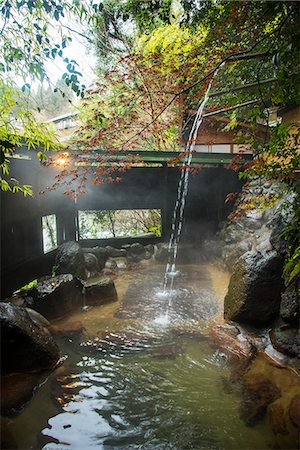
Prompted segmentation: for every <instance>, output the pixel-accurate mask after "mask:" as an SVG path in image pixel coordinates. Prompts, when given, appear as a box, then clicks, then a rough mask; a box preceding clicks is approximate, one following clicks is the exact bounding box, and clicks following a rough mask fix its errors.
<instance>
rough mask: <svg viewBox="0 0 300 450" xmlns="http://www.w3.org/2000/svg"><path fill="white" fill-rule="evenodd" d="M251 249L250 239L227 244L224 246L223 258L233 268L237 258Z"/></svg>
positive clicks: (229, 267)
mask: <svg viewBox="0 0 300 450" xmlns="http://www.w3.org/2000/svg"><path fill="white" fill-rule="evenodd" d="M250 249H251V242H250V240H244V241H241V242H238V243H235V244H230V245H225V246H224V247H223V252H222V259H223V260H224V261H225V264H226V266H227V267H228V269H229V270H231V269H232V267H233V265H234V264H235V263H236V262H237V260H238V259H239V258H240V257H241V256H242V255H244V253H246V252H248V251H249V250H250Z"/></svg>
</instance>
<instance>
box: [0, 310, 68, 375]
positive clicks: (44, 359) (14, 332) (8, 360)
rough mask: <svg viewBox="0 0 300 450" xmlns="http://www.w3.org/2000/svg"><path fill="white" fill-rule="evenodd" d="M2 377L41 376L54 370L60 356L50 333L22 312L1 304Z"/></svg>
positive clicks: (26, 313)
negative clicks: (46, 371)
mask: <svg viewBox="0 0 300 450" xmlns="http://www.w3.org/2000/svg"><path fill="white" fill-rule="evenodd" d="M0 321H1V350H2V351H1V357H2V359H1V373H4V374H10V373H13V372H33V371H36V372H41V371H43V370H49V369H52V368H53V367H55V366H56V364H57V363H58V361H59V358H60V353H59V348H58V346H57V344H56V343H55V342H54V340H53V338H52V336H51V334H50V333H49V331H48V330H47V329H46V328H44V327H42V326H41V325H39V324H37V323H36V322H33V321H32V320H31V318H30V316H29V314H28V312H27V310H26V309H25V308H22V307H18V306H13V305H11V304H9V303H0Z"/></svg>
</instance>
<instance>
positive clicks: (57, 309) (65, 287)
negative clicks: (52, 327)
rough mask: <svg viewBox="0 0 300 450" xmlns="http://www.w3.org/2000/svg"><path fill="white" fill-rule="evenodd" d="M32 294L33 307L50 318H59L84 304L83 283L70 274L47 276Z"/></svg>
mask: <svg viewBox="0 0 300 450" xmlns="http://www.w3.org/2000/svg"><path fill="white" fill-rule="evenodd" d="M30 295H31V296H32V298H33V302H32V305H31V306H32V308H33V309H35V310H36V311H38V312H39V313H40V314H42V315H43V316H45V317H46V318H47V319H49V320H52V319H57V318H59V317H63V316H65V315H67V314H70V313H71V312H73V311H75V310H76V309H78V308H80V307H81V306H82V283H81V282H80V281H79V280H77V279H76V278H73V276H72V275H70V274H65V275H57V276H56V277H45V278H41V279H40V281H39V282H38V284H37V285H36V286H35V287H34V288H33V289H32V290H31V291H30Z"/></svg>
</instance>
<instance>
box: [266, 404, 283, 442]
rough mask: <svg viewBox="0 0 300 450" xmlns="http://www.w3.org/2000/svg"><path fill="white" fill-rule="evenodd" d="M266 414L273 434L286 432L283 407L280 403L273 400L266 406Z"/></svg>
mask: <svg viewBox="0 0 300 450" xmlns="http://www.w3.org/2000/svg"><path fill="white" fill-rule="evenodd" d="M268 416H269V420H270V425H271V428H272V430H273V433H274V434H287V433H288V430H287V424H286V420H285V414H284V409H283V406H282V405H281V404H280V403H278V402H274V403H271V405H269V406H268Z"/></svg>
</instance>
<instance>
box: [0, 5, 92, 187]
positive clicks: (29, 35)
mask: <svg viewBox="0 0 300 450" xmlns="http://www.w3.org/2000/svg"><path fill="white" fill-rule="evenodd" d="M98 9H99V7H98V4H93V3H92V2H78V1H77V0H74V1H62V0H58V1H55V0H51V1H49V0H44V1H42V2H36V1H33V0H18V1H16V0H6V1H5V2H2V4H1V6H0V23H1V31H0V150H1V152H0V155H1V159H0V166H1V175H2V176H1V179H0V181H1V189H2V190H4V191H11V192H22V193H23V194H24V195H25V196H27V195H31V194H32V191H31V189H30V186H29V185H20V183H19V182H18V181H17V180H15V179H13V178H9V161H10V157H12V155H13V153H14V150H15V148H16V147H18V146H20V145H21V144H24V145H25V146H27V147H28V148H35V147H36V146H42V147H43V149H44V152H45V151H47V150H49V148H50V147H51V148H52V149H56V148H57V142H56V139H55V135H54V132H53V130H51V129H50V128H49V127H48V126H47V125H46V124H45V123H43V122H41V121H38V120H37V119H36V115H35V114H34V112H33V111H32V106H33V105H32V103H31V104H30V103H29V100H28V94H29V93H30V91H31V84H32V81H33V80H35V81H36V80H39V81H40V82H43V81H44V80H48V77H47V72H46V63H47V61H54V60H56V59H60V60H62V61H63V62H64V64H65V73H64V74H63V77H62V79H63V83H64V86H67V87H70V89H72V91H73V92H75V93H76V94H77V95H78V96H83V93H84V89H85V86H84V85H82V84H81V83H80V76H81V73H80V72H79V70H78V68H77V63H76V61H75V60H69V59H68V58H66V57H65V56H64V49H65V48H66V47H67V45H68V43H69V42H70V41H71V37H70V36H69V35H68V34H66V33H65V32H64V26H63V24H62V18H64V17H65V15H66V14H73V15H76V16H77V17H79V18H81V19H83V18H85V19H87V18H88V19H89V20H91V19H92V18H93V17H94V14H95V13H96V12H98ZM53 26H54V27H56V28H57V30H58V36H59V37H58V38H57V39H56V38H53ZM20 80H23V83H24V84H23V86H22V87H21V88H18V83H20ZM55 90H57V91H58V90H59V91H60V92H61V94H62V95H63V96H65V93H64V89H63V88H62V87H60V86H56V88H55ZM35 109H36V111H40V106H39V105H37V106H36V108H35ZM44 152H40V155H39V157H40V159H42V160H43V159H45V154H44Z"/></svg>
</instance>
